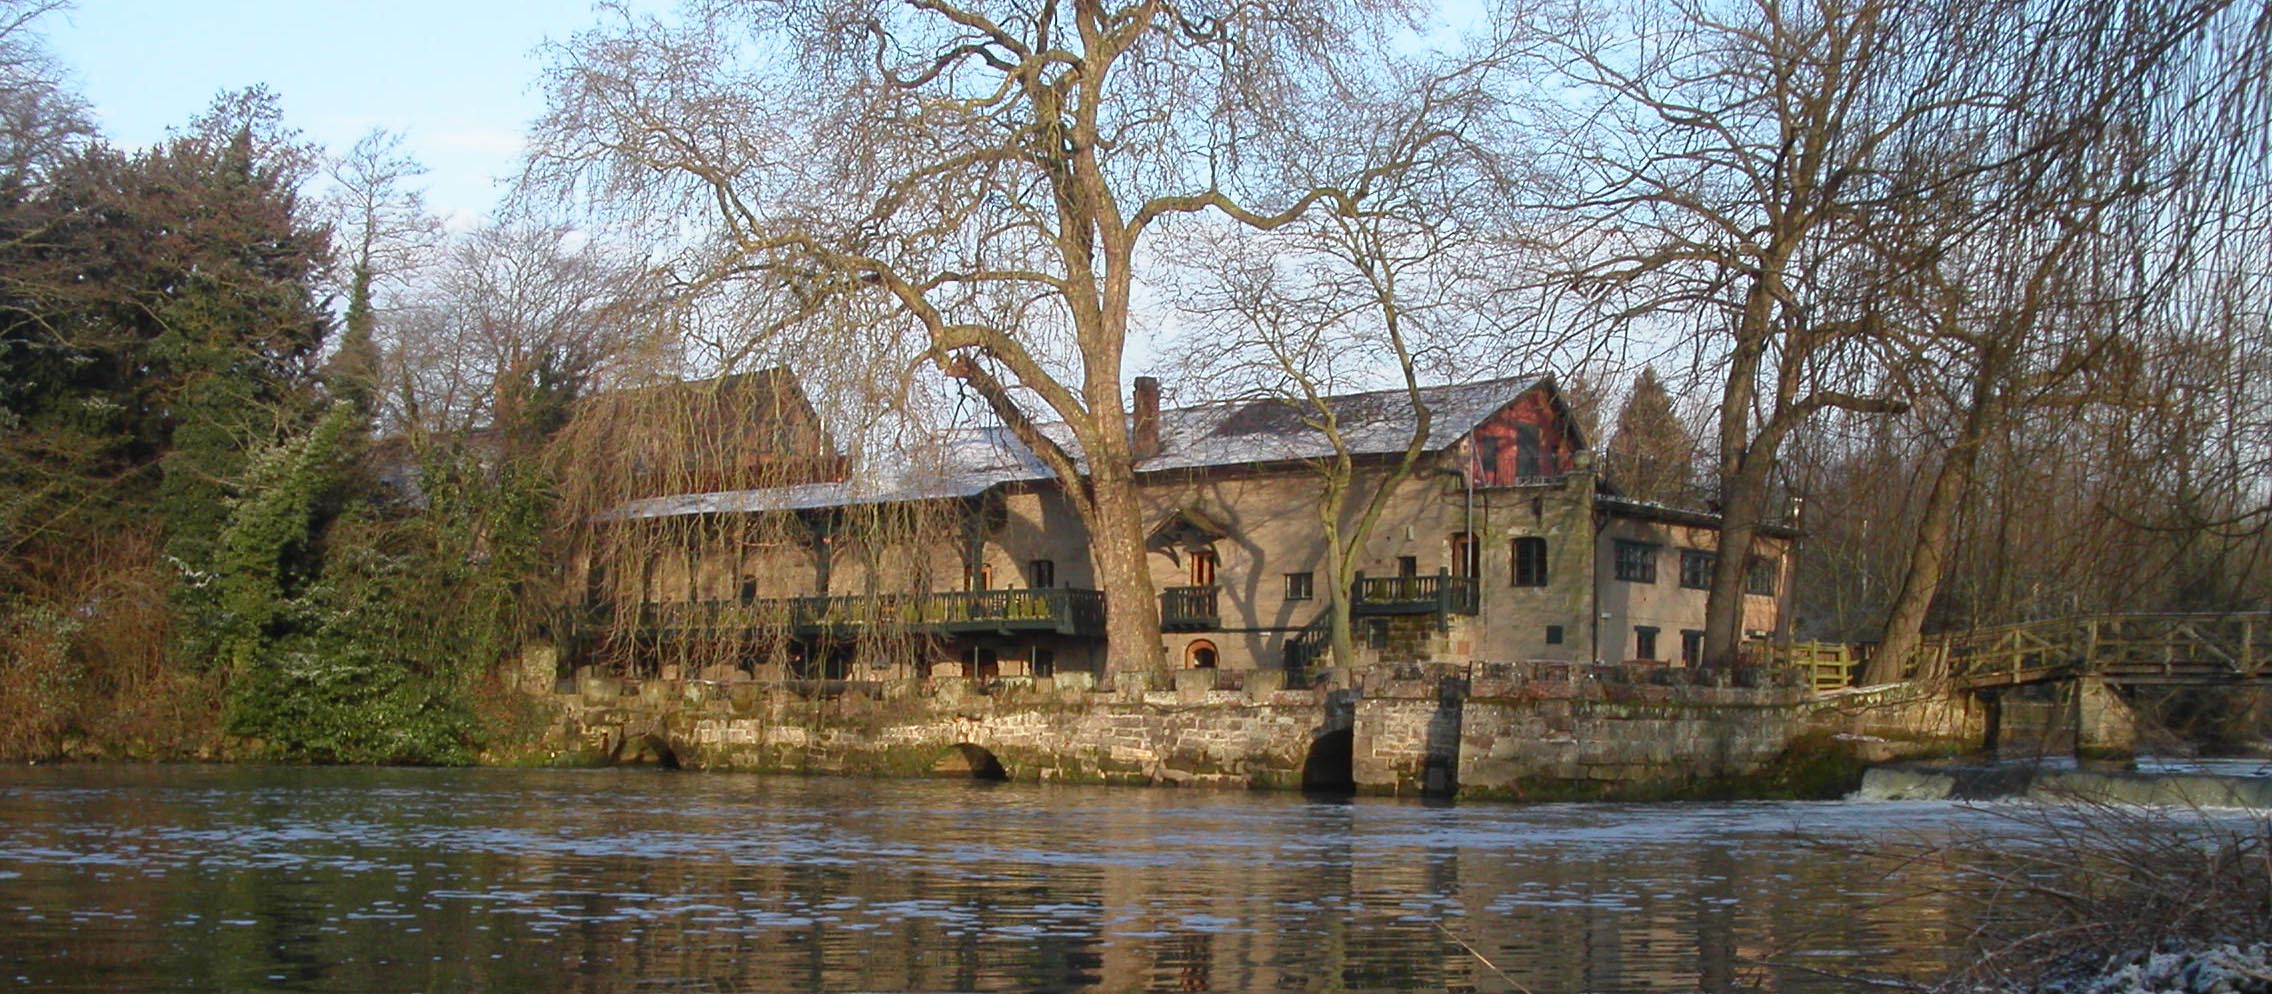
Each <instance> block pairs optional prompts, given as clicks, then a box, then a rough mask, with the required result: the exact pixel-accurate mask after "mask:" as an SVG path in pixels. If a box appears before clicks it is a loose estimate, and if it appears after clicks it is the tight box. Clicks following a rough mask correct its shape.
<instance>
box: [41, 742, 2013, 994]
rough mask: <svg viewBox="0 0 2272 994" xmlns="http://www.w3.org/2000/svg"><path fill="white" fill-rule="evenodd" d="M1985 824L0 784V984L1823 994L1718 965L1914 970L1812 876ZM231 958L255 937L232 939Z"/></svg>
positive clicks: (1925, 816)
mask: <svg viewBox="0 0 2272 994" xmlns="http://www.w3.org/2000/svg"><path fill="white" fill-rule="evenodd" d="M1994 821H1995V816H1994V815H1993V813H1984V812H1981V811H1978V810H1974V809H1966V808H1960V807H1956V806H1952V805H1947V804H1937V803H1879V804H1869V805H1851V804H1721V805H1568V804H1554V805H1535V806H1522V807H1517V806H1502V805H1461V806H1457V807H1448V808H1446V807H1422V806H1419V805H1415V804H1407V803H1399V802H1393V801H1383V802H1374V801H1359V802H1354V803H1349V802H1342V803H1314V802H1309V801H1305V800H1303V799H1300V798H1296V797H1287V796H1277V795H1253V794H1211V793H1198V792H1177V791H1143V790H1099V789H1087V788H1063V787H1040V786H1026V785H1007V786H1000V785H994V786H984V787H980V786H975V785H971V784H965V783H946V782H907V783H874V782H857V783H855V782H850V781H838V780H827V779H810V780H796V779H769V778H762V777H747V776H730V775H664V774H655V773H645V772H630V771H493V770H477V771H441V770H275V771H268V770H250V769H203V768H161V769H145V768H132V767H121V768H109V767H95V768H60V769H53V768H43V769H41V770H37V771H28V772H27V771H9V772H5V773H0V880H5V881H7V882H8V884H9V887H8V891H9V893H10V896H11V897H15V898H16V899H15V900H13V901H11V902H10V904H11V905H13V910H11V911H7V912H0V926H5V927H4V928H0V963H5V964H7V969H8V970H10V971H14V973H15V974H21V975H24V976H27V977H30V978H31V979H30V980H28V981H26V983H28V984H30V985H31V986H38V985H40V984H45V983H72V982H75V981H73V980H71V978H77V977H90V978H97V979H96V980H94V981H91V982H93V983H98V984H99V985H101V986H103V987H106V988H111V989H138V988H151V987H166V988H168V989H186V990H232V989H241V988H244V987H255V986H273V985H272V984H271V983H270V982H268V981H266V980H265V978H267V977H268V976H269V975H271V974H275V973H281V974H283V975H285V976H288V977H291V978H293V979H292V981H291V983H290V984H289V986H290V987H292V988H293V989H296V990H308V991H346V990H359V989H374V988H375V989H444V990H491V989H567V988H575V989H583V990H633V989H645V988H649V987H659V988H666V989H698V988H699V987H701V986H704V985H715V986H717V987H719V988H722V989H736V990H758V991H764V990H803V989H860V990H947V989H957V990H1037V989H1038V990H1075V989H1098V990H1126V989H1144V988H1154V989H1162V988H1165V989H1218V990H1229V989H1257V988H1263V989H1278V990H1322V989H1328V988H1332V989H1356V990H1365V989H1383V990H1387V989H1413V988H1428V989H1438V990H1441V989H1445V988H1448V987H1475V988H1482V989H1503V988H1504V986H1505V985H1504V984H1503V983H1502V982H1501V981H1500V980H1498V979H1497V978H1495V977H1493V976H1491V975H1490V973H1489V971H1488V970H1485V969H1484V968H1482V967H1480V966H1479V965H1478V955H1481V956H1483V957H1488V958H1489V959H1490V961H1491V962H1493V963H1495V964H1497V965H1498V967H1499V968H1500V969H1504V970H1507V971H1508V973H1509V975H1510V976H1513V977H1515V978H1516V979H1517V980H1519V981H1520V982H1521V983H1522V984H1523V985H1524V986H1526V987H1529V988H1531V989H1535V990H1569V991H1574V990H1589V991H1601V992H1621V991H1643V990H1661V989H1665V988H1668V987H1670V988H1679V989H1698V988H1702V989H1708V990H1715V991H1717V990H1736V989H1741V988H1742V985H1743V984H1745V983H1748V982H1749V981H1746V980H1744V979H1743V974H1744V971H1746V970H1751V971H1757V970H1760V969H1767V970H1769V971H1770V972H1775V974H1776V975H1775V976H1774V977H1773V978H1772V980H1773V982H1774V984H1775V985H1776V986H1778V987H1779V988H1780V989H1782V990H1786V991H1793V992H1798V994H1810V992H1814V991H1827V990H1836V989H1840V985H1839V984H1837V983H1833V982H1830V981H1826V980H1825V979H1824V978H1823V977H1821V976H1820V975H1818V974H1816V973H1813V972H1810V971H1808V970H1796V969H1794V970H1788V971H1781V972H1776V971H1774V969H1773V968H1765V967H1757V966H1743V967H1742V968H1741V969H1739V968H1738V964H1739V963H1744V962H1748V961H1749V960H1750V959H1753V958H1757V957H1758V956H1760V955H1762V954H1763V952H1764V951H1769V950H1772V951H1774V952H1775V955H1778V956H1787V957H1788V958H1789V959H1791V961H1793V962H1803V963H1806V964H1807V965H1809V966H1811V967H1816V968H1821V967H1822V966H1823V965H1824V964H1837V965H1838V968H1839V969H1847V968H1849V967H1850V968H1851V969H1853V970H1871V971H1881V972H1891V973H1900V972H1903V971H1910V972H1913V973H1914V972H1919V971H1925V970H1929V969H1931V968H1933V967H1934V966H1935V965H1936V964H1937V963H1938V962H1939V961H1940V959H1941V957H1942V956H1943V955H1944V954H1943V953H1941V952H1940V947H1941V945H1942V944H1944V943H1945V941H1946V940H1945V937H1946V936H1947V935H1949V934H1962V931H1963V929H1962V923H1961V922H1952V921H1951V920H1949V916H1950V915H1953V914H1957V913H1959V912H1958V909H1957V908H1956V907H1955V905H1954V904H1953V903H1944V904H1943V905H1940V906H1935V907H1934V908H1931V909H1929V910H1931V911H1933V912H1934V914H1932V915H1927V916H1924V918H1923V919H1922V920H1926V921H1929V922H1931V924H1930V925H1929V926H1927V925H1919V924H1917V923H1916V921H1917V920H1919V919H1916V918H1915V917H1914V916H1912V915H1910V914H1909V909H1904V908H1890V907H1888V906H1885V905H1884V904H1883V902H1882V901H1881V898H1882V897H1883V896H1885V895H1886V894H1887V893H1888V891H1889V888H1888V886H1887V885H1886V884H1885V883H1884V882H1883V881H1881V880H1879V879H1877V878H1876V877H1873V876H1868V875H1858V874H1854V873H1851V872H1850V869H1849V867H1848V866H1846V865H1844V864H1843V863H1842V861H1840V860H1838V859H1836V858H1832V857H1826V856H1825V854H1826V853H1833V854H1834V853H1837V852H1839V851H1842V850H1845V851H1860V850H1866V849H1868V848H1870V847H1873V846H1878V845H1881V844H1882V843H1884V842H1886V841H1888V840H1906V839H1925V840H1930V839H1934V838H1939V837H1945V836H1946V835H1947V833H1949V832H1950V831H1952V830H1953V829H1959V828H1978V827H1983V826H1987V825H1990V824H1991V823H1993V822H1994ZM123 871H135V872H123ZM106 874H107V875H106ZM248 930H253V931H257V934H259V935H260V936H261V937H262V939H261V941H259V942H255V943H246V942H243V941H241V940H239V939H236V938H232V937H231V934H232V933H237V932H243V931H248ZM1471 950H1472V951H1471ZM436 963H441V964H445V965H446V969H440V970H437V969H436V968H435V967H434V964H436ZM311 964H312V965H313V966H311ZM26 970H31V971H36V973H25V972H24V971H26ZM436 978H442V979H440V980H437V979H436Z"/></svg>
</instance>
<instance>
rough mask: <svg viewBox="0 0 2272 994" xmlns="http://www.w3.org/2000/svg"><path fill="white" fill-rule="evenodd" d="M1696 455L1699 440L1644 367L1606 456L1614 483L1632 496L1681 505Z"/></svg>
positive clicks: (1606, 468)
mask: <svg viewBox="0 0 2272 994" xmlns="http://www.w3.org/2000/svg"><path fill="white" fill-rule="evenodd" d="M1695 454H1696V439H1695V437H1694V436H1692V435H1690V434H1689V433H1688V428H1687V426H1685V425H1683V424H1681V423H1680V417H1679V415H1677V414H1674V413H1673V409H1672V395H1671V394H1668V393H1666V392H1665V387H1664V384H1663V383H1661V382H1659V381H1658V379H1657V371H1656V370H1655V369H1653V368H1648V367H1643V368H1642V370H1641V375H1640V376H1638V377H1635V378H1634V380H1633V390H1632V392H1631V393H1630V394H1628V395H1627V396H1626V398H1625V406H1624V408H1622V409H1621V410H1619V411H1618V412H1617V434H1616V435H1615V436H1613V437H1611V438H1610V440H1609V446H1608V449H1607V450H1606V451H1605V452H1604V454H1603V464H1604V465H1603V471H1604V473H1605V475H1607V476H1608V478H1609V482H1610V485H1611V486H1612V487H1614V488H1615V489H1616V490H1617V492H1618V493H1621V494H1624V495H1625V496H1627V497H1631V498H1633V499H1634V500H1642V501H1649V502H1651V503H1658V504H1680V503H1683V502H1685V501H1686V500H1687V499H1688V489H1689V487H1688V482H1689V480H1690V478H1691V476H1692V469H1693V467H1694V460H1695Z"/></svg>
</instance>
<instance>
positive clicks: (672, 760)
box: [612, 733, 678, 770]
mask: <svg viewBox="0 0 2272 994" xmlns="http://www.w3.org/2000/svg"><path fill="white" fill-rule="evenodd" d="M612 759H613V762H614V763H615V765H617V766H653V767H657V768H660V769H665V770H675V769H678V753H677V752H675V751H673V750H672V749H671V744H670V743H669V742H668V741H666V740H665V739H664V738H663V737H662V736H660V735H656V734H653V733H648V734H645V735H626V736H624V737H623V743H622V744H621V745H618V746H616V747H615V755H614V756H613V757H612Z"/></svg>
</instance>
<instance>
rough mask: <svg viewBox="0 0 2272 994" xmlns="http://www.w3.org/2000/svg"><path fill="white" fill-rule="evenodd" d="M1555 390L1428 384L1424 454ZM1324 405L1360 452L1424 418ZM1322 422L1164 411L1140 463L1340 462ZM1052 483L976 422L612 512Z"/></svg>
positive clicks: (1364, 396)
mask: <svg viewBox="0 0 2272 994" xmlns="http://www.w3.org/2000/svg"><path fill="white" fill-rule="evenodd" d="M1551 383H1552V379H1551V377H1547V376H1538V375H1527V376H1512V377H1501V378H1498V379H1490V380H1477V381H1475V382H1472V383H1455V384H1447V385H1443V386H1431V387H1421V388H1420V389H1419V401H1420V406H1421V407H1422V408H1423V409H1425V410H1426V411H1427V412H1428V416H1429V423H1428V436H1427V440H1426V442H1425V443H1424V444H1423V451H1427V452H1440V451H1443V450H1445V449H1448V448H1450V447H1451V446H1452V445H1453V444H1455V443H1457V442H1458V441H1459V440H1460V439H1462V438H1465V437H1466V436H1467V435H1468V433H1470V432H1472V431H1474V430H1475V428H1476V426H1478V425H1480V424H1482V423H1483V422H1484V421H1485V420H1486V419H1488V418H1490V417H1491V415H1492V414H1494V413H1496V412H1498V411H1499V409H1500V408H1503V407H1505V406H1507V405H1508V404H1510V403H1512V402H1513V401H1514V400H1515V399H1516V398H1517V397H1520V396H1522V395H1523V394H1524V393H1527V392H1529V391H1530V390H1531V389H1533V388H1535V387H1540V386H1548V385H1551ZM1325 407H1326V410H1328V411H1330V412H1331V413H1332V415H1333V418H1334V421H1335V423H1336V428H1337V430H1338V431H1339V433H1340V435H1341V438H1342V441H1343V443H1344V444H1346V445H1347V447H1348V450H1349V452H1350V453H1351V454H1352V455H1357V456H1380V455H1393V454H1397V453H1401V452H1403V451H1404V449H1405V446H1406V445H1407V444H1408V443H1409V442H1410V441H1411V438H1412V432H1413V429H1414V427H1415V425H1416V422H1417V420H1418V419H1417V416H1416V415H1415V413H1414V408H1413V405H1412V403H1411V402H1410V400H1409V398H1408V397H1407V396H1406V392H1405V391H1404V390H1402V389H1395V390H1376V391H1371V392H1367V393H1352V394H1343V395H1339V396H1334V397H1328V398H1325ZM1320 420H1321V419H1320V418H1319V416H1318V412H1317V411H1315V410H1314V409H1311V408H1310V407H1309V406H1308V405H1306V404H1300V403H1296V402H1292V401H1288V400H1284V399H1278V398H1264V399H1247V400H1233V401H1216V402H1211V403H1205V404H1197V405H1192V406H1189V407H1178V408H1170V409H1166V410H1162V411H1161V412H1160V422H1159V428H1160V450H1159V453H1158V454H1157V455H1155V456H1153V457H1151V458H1149V459H1145V460H1142V461H1140V462H1138V463H1137V464H1136V471H1137V472H1139V473H1161V472H1173V471H1178V470H1197V469H1213V468H1228V467H1233V466H1249V465H1258V464H1267V463H1279V462H1291V461H1298V460H1308V459H1321V458H1326V457H1330V456H1332V455H1333V454H1334V452H1335V445H1334V443H1333V440H1332V439H1331V438H1330V437H1328V436H1327V434H1326V433H1325V431H1324V430H1323V429H1322V428H1321V427H1320V424H1319V422H1320ZM1040 428H1041V430H1042V432H1043V433H1044V434H1045V435H1047V436H1048V437H1049V438H1050V439H1051V440H1052V441H1055V442H1056V443H1057V444H1058V445H1059V446H1061V447H1063V448H1064V449H1065V450H1066V451H1067V452H1068V453H1071V454H1072V455H1073V456H1074V459H1075V461H1076V463H1079V462H1081V458H1082V457H1081V453H1080V446H1079V445H1078V444H1077V443H1076V442H1075V441H1074V440H1073V437H1072V431H1071V430H1070V429H1069V428H1067V427H1066V426H1065V425H1064V424H1062V423H1058V422H1051V423H1047V424H1043V425H1041V426H1040ZM1052 478H1053V477H1052V474H1051V473H1050V471H1049V467H1048V466H1047V465H1045V464H1043V463H1042V461H1041V459H1040V458H1039V457H1038V456H1036V455H1034V453H1033V451H1032V450H1031V449H1028V448H1027V447H1026V446H1025V445H1024V444H1023V443H1022V442H1020V441H1018V439H1017V437H1016V436H1015V435H1014V434H1013V433H1012V432H1011V431H1010V429H1008V428H1007V427H1002V426H989V427H972V428H961V429H956V430H953V431H950V432H946V433H944V434H942V435H941V436H940V437H938V438H936V439H934V440H932V441H931V442H929V443H928V444H926V445H924V446H923V447H921V449H920V450H918V451H914V452H910V453H908V458H907V459H906V460H905V461H904V462H902V463H901V464H900V465H898V466H895V467H879V468H878V471H876V472H871V473H868V474H865V475H856V476H855V478H853V479H848V480H842V481H837V482H828V483H809V484H803V485H798V486H785V487H767V488H763V489H757V490H733V491H723V492H718V493H700V494H678V495H673V496H667V497H654V498H649V499H646V500H639V501H633V502H631V503H628V504H625V505H624V506H623V507H622V508H620V509H619V510H618V511H617V512H616V513H615V514H614V515H611V516H612V517H618V518H662V517H677V516H681V515H690V514H732V513H744V514H746V513H753V512H763V511H796V510H815V509H820V508H827V507H842V506H847V505H854V504H878V503H896V502H903V501H917V500H939V499H947V498H956V497H974V496H977V495H978V494H981V493H984V492H986V491H988V490H990V489H993V488H994V487H997V486H1002V485H1004V484H1011V483H1031V482H1039V481H1045V480H1050V479H1052Z"/></svg>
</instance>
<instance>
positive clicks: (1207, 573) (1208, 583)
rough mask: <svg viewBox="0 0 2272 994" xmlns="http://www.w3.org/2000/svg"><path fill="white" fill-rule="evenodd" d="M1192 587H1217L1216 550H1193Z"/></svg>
mask: <svg viewBox="0 0 2272 994" xmlns="http://www.w3.org/2000/svg"><path fill="white" fill-rule="evenodd" d="M1191 585H1192V586H1194V587H1212V586H1214V585H1215V550H1213V549H1193V550H1191Z"/></svg>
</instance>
